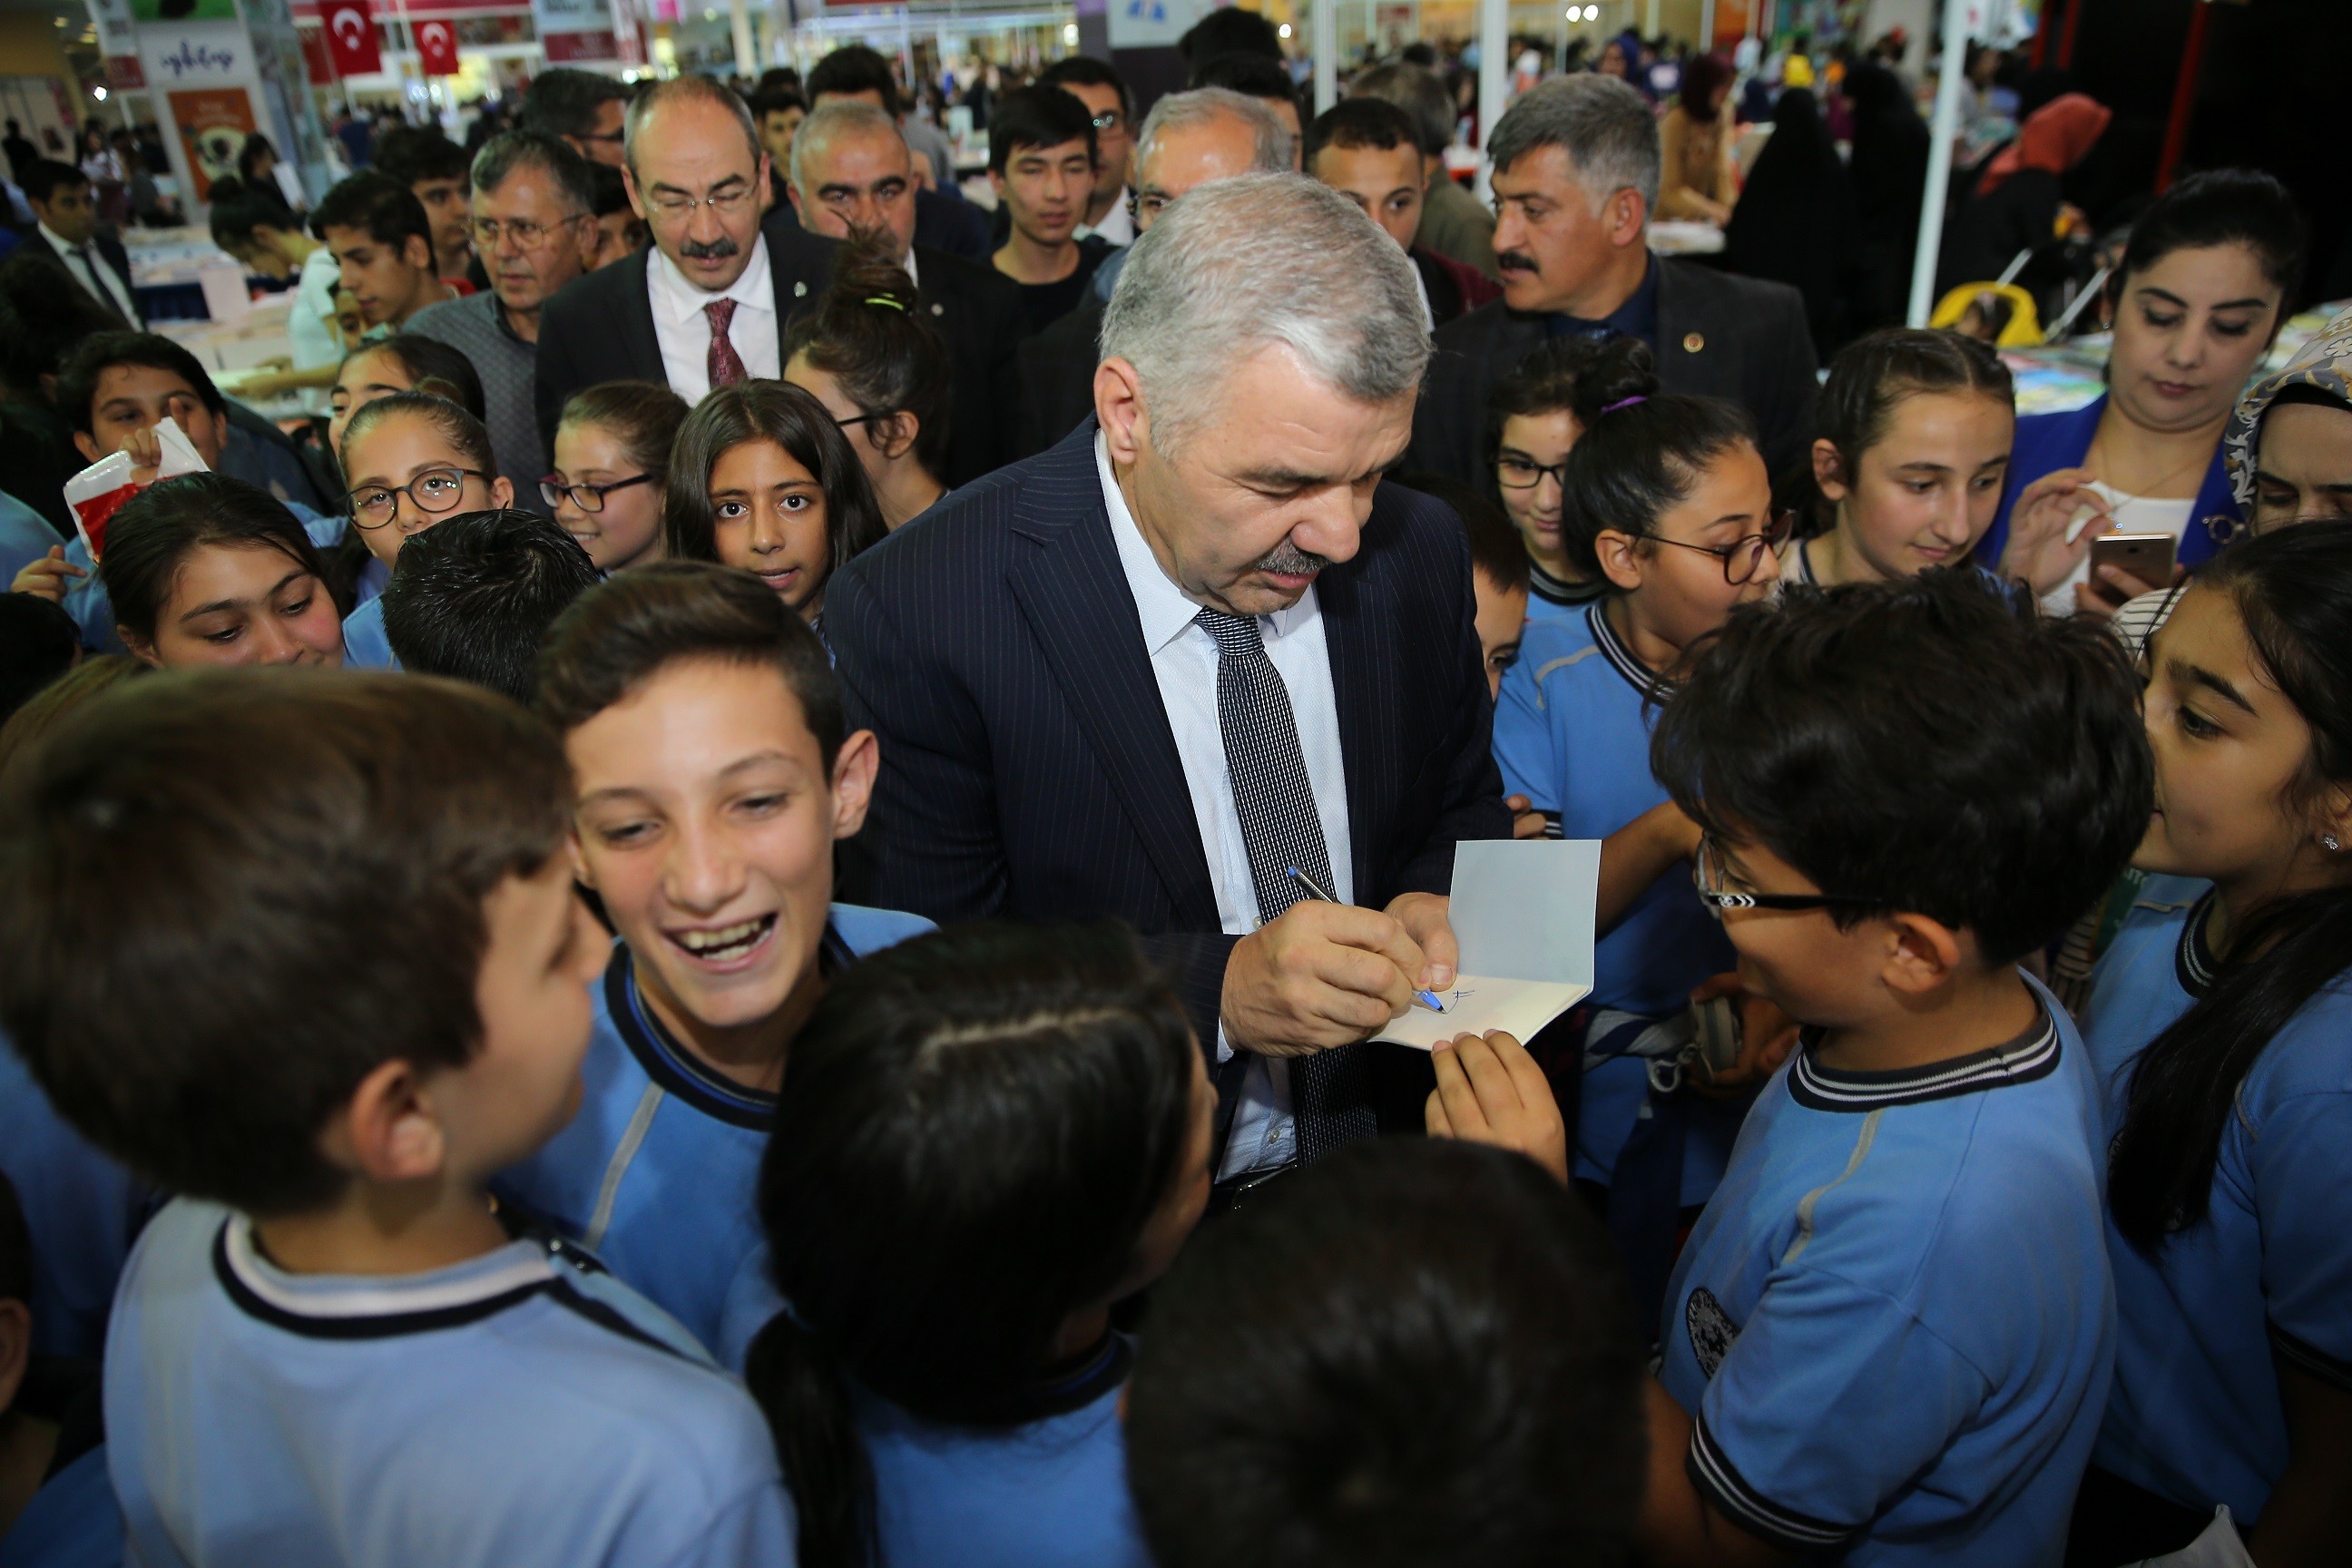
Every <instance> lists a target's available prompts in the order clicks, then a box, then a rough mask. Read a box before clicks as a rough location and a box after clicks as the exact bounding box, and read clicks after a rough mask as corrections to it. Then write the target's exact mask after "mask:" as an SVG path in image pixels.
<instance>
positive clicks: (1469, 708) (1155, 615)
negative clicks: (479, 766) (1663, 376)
mask: <svg viewBox="0 0 2352 1568" xmlns="http://www.w3.org/2000/svg"><path fill="white" fill-rule="evenodd" d="M1129 257H1130V259H1129V263H1128V266H1127V269H1126V273H1125V275H1124V276H1123V277H1122V278H1121V279H1120V281H1119V285H1118V291H1117V292H1116V294H1115V295H1114V296H1113V299H1112V300H1111V304H1110V307H1109V310H1108V314H1107V315H1106V317H1105V320H1104V326H1103V362H1102V364H1101V366H1100V368H1099V369H1098V370H1097V374H1096V380H1095V407H1096V411H1097V418H1096V420H1094V421H1091V422H1089V423H1088V424H1087V425H1086V426H1081V427H1080V428H1079V429H1078V430H1077V431H1076V432H1075V433H1074V434H1073V435H1072V436H1070V437H1069V438H1067V439H1066V440H1065V441H1063V442H1062V443H1061V444H1060V445H1059V446H1057V447H1054V448H1052V449H1051V450H1049V451H1046V452H1045V453H1042V454H1040V455H1039V456H1038V457H1035V458H1031V459H1029V460H1028V461H1026V462H1024V463H1021V464H1018V465H1016V466H1014V467H1013V468H1006V469H1003V470H1001V471H1000V472H998V473H996V474H994V475H992V476H991V477H989V478H988V479H982V480H981V481H979V482H978V483H976V484H973V485H971V486H969V487H967V488H966V489H962V490H961V491H959V492H958V493H957V494H956V495H955V496H954V497H952V498H950V500H949V501H947V502H946V503H945V504H943V505H941V506H940V507H938V508H935V509H934V510H932V511H931V512H930V513H929V514H928V515H927V516H926V517H925V518H923V519H922V520H920V521H919V522H917V523H915V524H912V525H910V526H908V528H905V529H902V530H900V531H899V532H898V533H897V534H895V535H894V536H892V537H891V538H890V539H889V540H887V541H886V542H884V543H882V544H881V545H879V546H877V547H876V548H875V549H874V550H871V551H869V552H866V554H865V555H863V556H861V557H860V558H859V559H857V560H856V561H855V562H853V563H850V564H849V565H847V566H845V567H844V568H843V569H842V570H841V571H840V572H838V573H836V574H835V576H834V579H833V581H832V583H831V584H829V585H828V588H827V593H826V629H827V631H828V633H829V634H830V635H831V637H832V639H833V643H834V647H835V650H836V652H837V654H838V657H839V661H840V672H841V676H842V680H843V683H844V686H845V690H846V692H847V697H848V701H849V704H850V707H851V709H852V710H853V716H854V720H855V721H856V723H858V724H861V725H869V726H871V727H872V728H873V729H874V730H876V731H877V732H878V733H879V734H880V735H881V737H882V742H883V744H882V754H883V759H884V760H883V764H882V776H881V779H880V781H879V783H878V784H877V790H876V798H875V805H874V814H873V824H874V825H873V826H871V827H869V828H868V830H867V837H868V839H869V840H871V847H870V850H869V853H870V856H871V865H870V867H868V868H867V872H868V875H869V877H870V879H871V880H872V882H873V884H874V885H873V886H872V887H870V888H866V889H862V893H863V896H866V897H868V898H871V899H873V900H878V901H880V902H882V903H885V904H887V905H888V906H889V907H892V908H897V909H906V910H918V911H919V912H921V913H923V914H926V915H929V916H930V917H932V918H933V919H936V920H940V921H956V920H972V919H982V918H992V917H1003V918H1010V919H1018V920H1031V921H1043V920H1085V919H1097V918H1102V917H1107V916H1108V917H1116V918H1118V919H1122V920H1125V921H1129V923H1130V924H1132V925H1133V926H1135V928H1136V929H1137V930H1138V931H1140V932H1142V933H1143V935H1144V939H1145V943H1146V947H1147V949H1148V950H1149V951H1150V952H1152V953H1153V955H1154V956H1155V957H1156V958H1157V959H1158V960H1159V962H1160V963H1162V964H1163V965H1164V966H1165V967H1166V968H1167V970H1168V972H1169V973H1170V974H1171V978H1172V979H1173V981H1174V982H1175V984H1176V985H1177V987H1178V989H1179V991H1180V993H1181V995H1182V997H1183V999H1184V1002H1185V1005H1186V1006H1187V1009H1188V1011H1189V1012H1190V1013H1191V1015H1192V1018H1193V1021H1194V1025H1195V1027H1196V1029H1197V1030H1198V1032H1199V1034H1200V1037H1201V1041H1202V1049H1203V1051H1204V1052H1206V1053H1207V1054H1208V1057H1209V1059H1210V1062H1211V1064H1212V1070H1213V1074H1214V1076H1215V1078H1216V1080H1217V1084H1218V1090H1219V1103H1220V1131H1221V1136H1222V1137H1223V1152H1222V1153H1221V1155H1220V1165H1219V1169H1220V1172H1221V1174H1222V1177H1223V1181H1224V1183H1225V1184H1227V1186H1228V1187H1229V1188H1234V1187H1236V1186H1245V1185H1247V1184H1253V1183H1255V1182H1257V1181H1259V1180H1262V1179H1263V1178H1264V1177H1265V1174H1267V1173H1273V1172H1278V1171H1280V1170H1283V1169H1287V1168H1289V1167H1291V1166H1292V1165H1294V1164H1295V1163H1297V1162H1298V1161H1299V1160H1300V1159H1301V1158H1306V1159H1312V1158H1313V1157H1314V1156H1315V1155H1316V1154H1317V1153H1318V1152H1321V1151H1322V1150H1323V1149H1325V1148H1328V1147H1331V1146H1333V1145H1335V1144H1337V1143H1339V1142H1345V1141H1346V1140H1348V1139H1349V1138H1353V1137H1359V1136H1362V1135H1365V1134H1367V1133H1369V1132H1370V1131H1372V1130H1373V1129H1374V1126H1375V1124H1376V1123H1391V1122H1396V1123H1405V1124H1409V1125H1411V1126H1413V1127H1416V1128H1417V1127H1418V1126H1419V1125H1420V1120H1421V1108H1420V1090H1421V1089H1423V1088H1425V1086H1426V1084H1427V1082H1428V1068H1427V1058H1426V1056H1425V1054H1419V1053H1405V1052H1402V1051H1399V1050H1397V1049H1396V1048H1395V1047H1364V1046H1360V1045H1359V1044H1357V1042H1360V1041H1363V1040H1365V1039H1367V1038H1368V1037H1370V1036H1371V1035H1373V1034H1375V1033H1377V1032H1379V1031H1380V1030H1381V1029H1382V1028H1383V1027H1385V1026H1387V1025H1388V1023H1389V1021H1390V1020H1391V1018H1393V1017H1395V1016H1399V1015H1401V1014H1402V1013H1403V1012H1404V1011H1405V1009H1406V1008H1407V1007H1408V1006H1409V1005H1411V998H1412V991H1413V989H1414V988H1415V987H1419V986H1424V985H1444V984H1450V983H1451V982H1452V980H1453V977H1454V973H1453V971H1454V960H1455V956H1456V952H1455V947H1454V937H1453V933H1452V931H1450V929H1449V928H1448V926H1447V923H1446V904H1445V897H1444V895H1445V892H1446V890H1447V889H1448V887H1449V886H1450V883H1451V878H1452V866H1453V858H1454V844H1455V842H1456V841H1458V840H1460V839H1463V838H1484V837H1496V838H1500V837H1508V836H1509V834H1510V816H1509V814H1508V813H1507V811H1506V810H1505V809H1504V807H1503V804H1502V798H1501V784H1500V780H1499V778H1498V776H1497V774H1496V770H1495V766H1494V763H1493V762H1492V761H1491V759H1490V758H1489V756H1488V752H1487V740H1488V730H1489V726H1490V721H1491V705H1490V704H1489V702H1488V701H1487V700H1486V684H1485V679H1484V676H1483V674H1482V671H1481V667H1480V656H1479V647H1478V637H1477V633H1476V630H1475V626H1474V625H1473V621H1472V613H1473V601H1472V595H1471V586H1470V562H1469V555H1468V552H1467V547H1466V544H1465V540H1464V537H1463V533H1462V528H1461V524H1460V522H1459V521H1458V520H1456V519H1455V518H1454V515H1453V514H1452V512H1450V511H1449V510H1446V509H1445V508H1444V506H1443V505H1442V504H1440V503H1438V502H1436V501H1433V500H1429V499H1427V498H1425V497H1422V496H1419V495H1416V494H1414V493H1413V492H1411V491H1408V490H1404V489H1400V488H1398V487H1394V486H1381V484H1380V476H1381V472H1382V470H1383V469H1385V468H1388V467H1389V466H1390V465H1391V464H1392V463H1393V462H1394V461H1395V460H1396V458H1398V456H1399V455H1400V454H1402V452H1403V450H1404V447H1405V444H1406V441H1407V439H1408V438H1409V437H1410V435H1411V430H1412V409H1413V401H1414V397H1415V395H1416V394H1417V391H1418V388H1419V385H1420V381H1421V376H1422V372H1423V367H1424V366H1425V364H1426V363H1427V360H1428V353H1429V343H1428V334H1427V331H1426V330H1425V329H1424V328H1423V325H1422V312H1421V303H1420V296H1419V294H1418V292H1417V290H1416V289H1415V288H1414V284H1413V278H1412V270H1411V265H1410V263H1409V262H1407V261H1406V260H1405V258H1404V257H1403V255H1402V252H1400V251H1399V250H1398V249H1397V248H1396V247H1395V245H1394V244H1393V243H1392V242H1388V241H1387V240H1386V237H1385V236H1383V235H1382V234H1381V232H1380V230H1379V229H1378V228H1376V227H1374V226H1372V224H1371V223H1370V220H1369V219H1367V218H1365V217H1364V216H1363V215H1362V214H1361V213H1360V212H1359V211H1357V210H1356V209H1355V208H1354V207H1353V206H1352V205H1350V204H1349V203H1348V202H1347V201H1346V200H1345V199H1344V198H1342V197H1339V196H1336V195H1333V194H1332V193H1330V192H1329V191H1327V190H1324V189H1323V188H1321V187H1319V186H1318V185H1315V184H1313V183H1312V182H1309V181H1306V180H1302V179H1300V178H1298V177H1297V176H1295V175H1289V174H1258V175H1249V176H1244V177H1242V178H1238V179H1234V180H1227V181H1221V182H1217V183H1214V184H1206V185H1202V186H1201V187H1200V188H1198V189H1196V190H1194V191H1193V192H1192V193H1191V194H1189V195H1186V196H1185V197H1183V198H1182V199H1181V200H1179V201H1178V202H1176V203H1175V204H1173V205H1171V206H1170V208H1169V209H1168V211H1167V212H1166V213H1165V214H1164V215H1163V216H1161V217H1160V221H1159V222H1158V223H1157V224H1155V225H1154V226H1153V227H1152V229H1151V231H1150V233H1149V234H1148V235H1146V236H1145V237H1143V238H1142V239H1140V240H1139V241H1138V242H1137V244H1136V246H1135V247H1134V248H1133V250H1132V251H1131V252H1130V253H1129ZM1310 885H1311V886H1312V888H1313V889H1314V891H1313V892H1311V893H1310V892H1309V891H1308V890H1307V889H1308V888H1309V886H1310ZM1327 892H1328V895H1329V898H1330V900H1331V901H1322V897H1321V896H1322V894H1324V893H1327Z"/></svg>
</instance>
